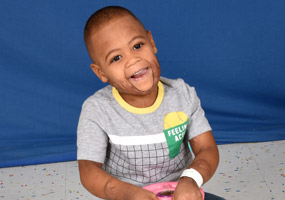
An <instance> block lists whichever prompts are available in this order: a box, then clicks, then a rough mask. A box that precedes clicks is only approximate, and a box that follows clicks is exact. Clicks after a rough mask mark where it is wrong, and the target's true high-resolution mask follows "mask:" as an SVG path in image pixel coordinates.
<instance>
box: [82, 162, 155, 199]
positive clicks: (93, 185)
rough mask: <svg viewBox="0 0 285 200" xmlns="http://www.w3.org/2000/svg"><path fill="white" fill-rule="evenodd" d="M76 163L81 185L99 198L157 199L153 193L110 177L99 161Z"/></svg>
mask: <svg viewBox="0 0 285 200" xmlns="http://www.w3.org/2000/svg"><path fill="white" fill-rule="evenodd" d="M78 164H79V173H80V179H81V182H82V184H83V186H84V187H85V188H86V189H87V190H88V191H89V192H90V193H92V194H93V195H95V196H97V197H99V198H102V199H110V200H112V199H116V200H136V199H137V200H142V199H144V200H157V197H156V195H155V194H154V193H152V192H149V191H147V190H144V189H142V188H140V187H137V186H134V185H132V184H129V183H126V182H122V181H120V180H118V179H116V178H114V177H112V176H111V175H109V174H108V173H107V172H105V171H104V170H103V169H102V164H101V163H96V162H93V161H88V160H79V161H78Z"/></svg>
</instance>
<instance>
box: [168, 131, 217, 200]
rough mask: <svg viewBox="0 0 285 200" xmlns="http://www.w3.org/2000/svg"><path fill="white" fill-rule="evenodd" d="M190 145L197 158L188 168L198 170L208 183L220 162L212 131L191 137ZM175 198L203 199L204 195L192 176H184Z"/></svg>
mask: <svg viewBox="0 0 285 200" xmlns="http://www.w3.org/2000/svg"><path fill="white" fill-rule="evenodd" d="M190 145H191V148H192V150H193V152H194V154H195V159H194V160H193V162H192V163H191V164H190V166H189V167H188V168H194V169H195V170H197V171H198V172H199V173H200V174H201V175H202V177H203V183H206V182H207V181H208V180H209V179H210V178H211V177H212V176H213V175H214V173H215V171H216V169H217V167H218V163H219V152H218V148H217V145H216V142H215V139H214V137H213V135H212V132H211V131H208V132H205V133H203V134H201V135H199V136H197V137H195V138H193V139H191V140H190ZM182 196H183V198H182ZM185 197H186V198H185ZM173 199H174V200H179V199H202V195H201V193H200V190H199V188H198V185H197V184H196V182H195V181H194V180H193V179H192V178H189V177H182V178H180V180H179V182H178V185H177V187H176V189H175V192H174V198H173Z"/></svg>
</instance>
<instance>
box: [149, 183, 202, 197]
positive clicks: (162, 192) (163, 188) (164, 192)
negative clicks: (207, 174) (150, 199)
mask: <svg viewBox="0 0 285 200" xmlns="http://www.w3.org/2000/svg"><path fill="white" fill-rule="evenodd" d="M176 185H177V182H164V183H156V184H152V185H147V186H145V187H144V189H146V190H149V191H151V192H154V193H155V194H156V196H157V197H158V199H159V200H170V199H171V198H172V194H173V192H174V190H175V187H176ZM200 191H201V193H202V195H203V199H204V197H205V194H204V191H203V190H202V188H200Z"/></svg>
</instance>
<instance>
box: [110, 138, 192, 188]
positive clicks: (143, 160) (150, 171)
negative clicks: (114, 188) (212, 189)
mask: <svg viewBox="0 0 285 200" xmlns="http://www.w3.org/2000/svg"><path fill="white" fill-rule="evenodd" d="M107 152H108V154H107V156H106V162H105V165H104V168H105V170H106V171H107V172H109V173H110V174H111V175H113V176H115V177H118V178H125V179H129V180H132V181H135V182H138V183H142V184H150V183H156V182H159V181H160V180H162V179H164V178H165V177H167V176H169V175H171V174H172V173H173V172H177V171H179V170H183V169H184V168H185V167H186V165H187V163H188V161H189V159H191V153H190V151H189V149H186V148H185V145H184V143H182V145H181V149H180V153H179V154H178V155H177V156H176V157H175V158H172V159H170V158H169V150H168V146H167V143H158V144H147V145H134V146H132V145H127V146H126V145H115V144H111V145H109V147H108V151H107Z"/></svg>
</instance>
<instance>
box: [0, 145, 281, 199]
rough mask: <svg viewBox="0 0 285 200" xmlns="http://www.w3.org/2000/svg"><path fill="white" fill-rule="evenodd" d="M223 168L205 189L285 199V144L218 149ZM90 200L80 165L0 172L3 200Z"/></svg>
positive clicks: (240, 196) (222, 193) (229, 195)
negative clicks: (84, 185)
mask: <svg viewBox="0 0 285 200" xmlns="http://www.w3.org/2000/svg"><path fill="white" fill-rule="evenodd" d="M219 150H220V165H219V167H218V169H217V172H216V174H215V175H214V177H213V178H212V179H211V180H210V181H209V182H208V183H206V184H205V185H204V186H203V189H204V190H205V191H206V192H210V193H213V194H216V195H219V196H222V197H224V198H225V199H230V200H234V199H237V200H273V199H274V200H284V199H285V140H282V141H274V142H265V143H242V144H230V145H219ZM2 199H3V200H4V199H5V200H51V199H52V200H75V199H82V200H91V199H92V196H91V195H90V194H89V193H88V192H87V191H86V190H85V189H84V188H83V187H82V185H81V184H80V180H79V174H78V165H77V162H75V161H74V162H63V163H53V164H43V165H33V166H24V167H14V168H1V169H0V200H2Z"/></svg>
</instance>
